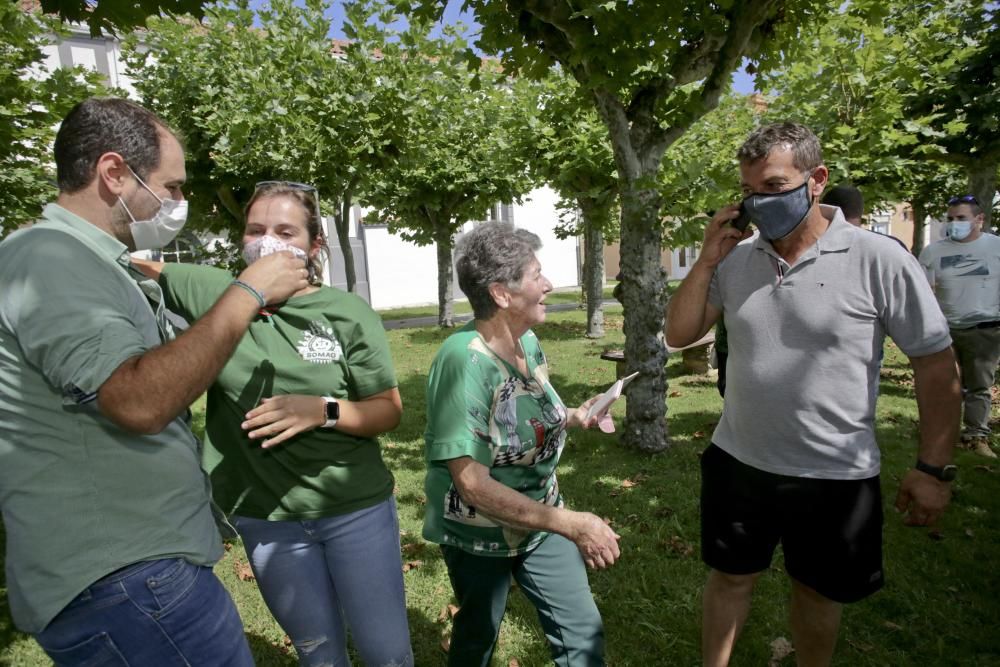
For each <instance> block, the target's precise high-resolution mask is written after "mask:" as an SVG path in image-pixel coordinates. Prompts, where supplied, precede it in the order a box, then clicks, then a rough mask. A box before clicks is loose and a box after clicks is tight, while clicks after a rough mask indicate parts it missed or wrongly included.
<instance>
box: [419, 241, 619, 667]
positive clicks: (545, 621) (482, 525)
mask: <svg viewBox="0 0 1000 667" xmlns="http://www.w3.org/2000/svg"><path fill="white" fill-rule="evenodd" d="M540 245H541V244H540V242H539V239H538V237H537V236H535V235H534V234H532V233H531V232H528V231H526V230H523V229H515V228H514V227H513V225H509V224H503V223H489V224H486V225H481V226H479V227H477V228H475V229H474V230H473V231H472V232H470V233H469V234H468V235H466V236H465V237H464V238H463V239H462V240H461V241H460V242H459V246H458V248H457V249H456V254H457V256H458V260H457V262H456V270H457V273H458V283H459V286H460V287H461V288H462V292H464V293H465V295H466V296H467V297H468V298H469V302H470V303H471V305H472V310H473V314H474V317H475V319H474V320H473V321H472V322H470V323H469V324H468V325H467V326H465V327H463V328H462V329H461V330H460V331H459V332H457V333H455V334H453V335H452V336H450V337H449V338H448V340H446V341H445V343H444V345H443V346H442V347H441V350H440V351H439V352H438V354H437V356H436V357H435V359H434V363H433V364H432V366H431V370H430V375H429V378H428V388H427V432H426V434H425V441H426V458H427V478H426V482H425V487H426V492H427V510H426V514H425V518H424V537H425V538H426V539H428V540H430V541H432V542H437V543H438V544H440V545H441V550H442V552H443V555H444V561H445V564H446V565H447V567H448V575H449V577H450V579H451V583H452V587H453V589H454V591H455V597H456V598H457V599H458V605H459V611H458V613H457V614H456V615H455V620H454V629H453V632H452V637H451V647H450V649H449V652H448V664H449V665H452V666H453V667H474V666H476V665H481V666H483V667H485V666H486V665H488V664H489V662H490V657H491V655H492V653H493V648H494V645H495V643H496V638H497V633H498V632H499V630H500V621H501V620H502V618H503V615H504V609H505V607H506V602H507V594H508V592H509V591H510V579H511V577H513V578H514V579H515V580H516V581H517V582H518V584H519V585H520V587H521V590H523V591H524V593H525V594H526V595H527V596H528V599H529V600H530V601H531V602H532V603H533V604H534V606H535V608H536V609H537V611H538V616H539V620H540V621H541V623H542V627H543V628H544V630H545V635H546V637H548V639H549V643H550V646H551V649H552V654H553V658H554V659H555V662H556V663H557V664H559V665H599V664H603V662H604V629H603V625H602V622H601V615H600V613H599V612H598V610H597V605H596V604H595V603H594V598H593V596H592V595H591V593H590V585H589V584H588V582H587V572H586V568H585V565H586V566H589V567H593V568H603V567H608V566H610V565H612V564H613V563H614V562H615V560H617V558H618V556H619V551H618V542H617V540H618V535H616V534H615V532H614V531H613V530H612V529H611V528H610V527H609V526H608V525H607V524H605V523H604V521H602V520H601V519H600V517H598V516H595V515H594V514H591V513H589V512H573V511H570V510H567V509H565V508H563V503H562V497H561V495H560V493H559V485H558V483H557V482H556V474H555V468H556V464H557V463H558V461H559V456H560V454H561V453H562V449H563V445H564V443H565V440H566V428H567V427H585V428H589V427H590V426H593V425H594V424H596V423H597V421H598V418H597V417H594V416H589V417H588V414H587V413H588V408H589V407H590V405H591V404H592V403H593V402H594V401H595V400H596V399H597V397H594V398H592V399H591V400H589V401H587V402H586V403H584V404H583V405H581V406H580V407H578V408H571V409H569V410H567V408H566V406H565V405H564V404H563V402H562V400H561V399H560V398H559V395H558V394H557V393H556V391H555V389H554V388H553V387H552V384H551V383H550V382H549V377H548V366H547V364H546V361H545V355H544V354H543V353H542V350H541V347H540V346H539V344H538V339H537V338H536V337H535V334H534V333H533V332H532V331H531V327H532V326H535V325H537V324H539V323H541V322H543V321H544V320H545V304H544V300H545V295H546V294H548V293H549V292H550V291H551V290H552V284H551V283H549V281H548V280H547V279H546V278H545V276H543V275H542V269H541V265H540V264H539V262H538V259H537V258H536V257H535V251H536V250H537V249H538V248H539V247H540Z"/></svg>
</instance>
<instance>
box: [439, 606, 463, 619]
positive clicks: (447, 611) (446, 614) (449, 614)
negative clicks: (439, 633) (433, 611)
mask: <svg viewBox="0 0 1000 667" xmlns="http://www.w3.org/2000/svg"><path fill="white" fill-rule="evenodd" d="M457 613H458V606H457V605H453V604H447V605H445V606H443V607H441V613H440V614H438V623H444V622H445V621H447V620H448V619H449V618H455V614H457Z"/></svg>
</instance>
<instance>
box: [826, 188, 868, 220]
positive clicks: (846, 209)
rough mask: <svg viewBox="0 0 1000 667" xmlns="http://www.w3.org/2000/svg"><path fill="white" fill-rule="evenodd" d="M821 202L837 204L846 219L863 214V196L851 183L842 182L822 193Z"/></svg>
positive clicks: (858, 217) (831, 204)
mask: <svg viewBox="0 0 1000 667" xmlns="http://www.w3.org/2000/svg"><path fill="white" fill-rule="evenodd" d="M822 202H823V203H824V204H829V205H830V206H837V207H839V208H840V210H841V211H843V213H844V217H845V218H848V219H860V218H861V216H862V215H864V214H865V198H864V196H862V194H861V190H858V189H857V188H856V187H854V186H853V185H847V184H842V185H838V186H837V187H835V188H832V189H831V190H830V191H829V192H827V193H826V194H825V195H823V199H822Z"/></svg>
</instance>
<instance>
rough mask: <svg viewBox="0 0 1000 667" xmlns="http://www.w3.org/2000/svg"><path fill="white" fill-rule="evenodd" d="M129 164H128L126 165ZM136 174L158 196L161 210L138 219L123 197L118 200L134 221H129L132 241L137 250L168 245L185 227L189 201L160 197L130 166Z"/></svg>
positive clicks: (134, 174) (142, 183) (130, 168)
mask: <svg viewBox="0 0 1000 667" xmlns="http://www.w3.org/2000/svg"><path fill="white" fill-rule="evenodd" d="M125 166H128V165H125ZM128 170H129V171H131V172H132V175H133V176H135V180H137V181H139V184H140V185H141V186H142V187H144V188H146V190H148V191H149V194H151V195H153V196H154V197H156V200H157V201H158V202H160V210H158V211H157V212H156V215H154V216H153V217H152V218H150V219H149V220H136V219H135V216H134V215H132V211H130V210H128V206H127V205H126V204H125V200H124V199H122V198H121V197H119V198H118V201H119V202H120V203H121V205H122V208H124V209H125V212H126V213H128V217H129V218H131V220H132V222H131V223H129V229H130V230H131V232H132V241H133V242H134V243H135V249H136V250H152V249H154V248H162V247H163V246H165V245H167V244H168V243H170V242H171V241H173V240H174V238H175V237H176V236H177V234H178V233H179V232H180V231H181V229H183V228H184V223H185V222H186V221H187V213H188V203H187V200H186V199H181V200H177V199H160V198H159V197H158V196H157V194H156V193H155V192H153V191H152V190H150V188H149V186H148V185H146V184H145V183H144V182H143V180H142V179H141V178H139V175H138V174H136V173H135V172H134V171H132V167H129V168H128Z"/></svg>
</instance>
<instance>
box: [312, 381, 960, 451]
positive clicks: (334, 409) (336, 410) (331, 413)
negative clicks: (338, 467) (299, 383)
mask: <svg viewBox="0 0 1000 667" xmlns="http://www.w3.org/2000/svg"><path fill="white" fill-rule="evenodd" d="M323 402H324V403H326V406H325V407H326V422H324V424H323V426H322V428H333V427H334V426H336V425H337V420H338V419H340V403H338V402H337V399H335V398H333V397H332V396H324V397H323ZM952 467H954V466H952Z"/></svg>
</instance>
